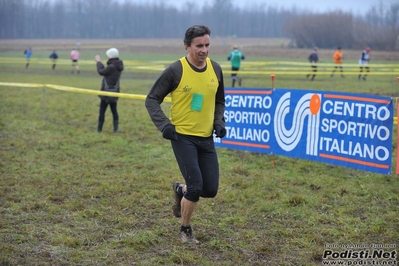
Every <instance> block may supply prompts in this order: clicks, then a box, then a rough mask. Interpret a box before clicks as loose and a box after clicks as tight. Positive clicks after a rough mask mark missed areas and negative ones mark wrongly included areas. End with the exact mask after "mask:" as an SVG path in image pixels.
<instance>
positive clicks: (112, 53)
mask: <svg viewBox="0 0 399 266" xmlns="http://www.w3.org/2000/svg"><path fill="white" fill-rule="evenodd" d="M105 54H106V55H107V58H108V61H107V67H104V65H103V63H101V58H100V56H99V55H96V56H95V57H94V60H95V61H96V64H97V72H98V74H100V75H101V76H103V77H104V78H103V80H102V82H101V90H102V91H108V92H117V93H119V92H120V85H119V80H120V78H121V74H122V71H123V69H124V66H123V62H122V61H121V60H119V51H118V50H117V49H116V48H111V49H108V50H107V52H105ZM99 97H100V99H101V101H100V111H99V115H98V125H97V132H99V133H100V132H101V131H102V130H103V125H104V121H105V111H106V110H107V107H108V105H109V107H110V108H111V112H112V117H113V119H114V120H113V125H114V133H116V132H118V123H119V115H118V109H117V103H118V97H113V96H99Z"/></svg>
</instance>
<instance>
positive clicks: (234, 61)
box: [227, 45, 245, 88]
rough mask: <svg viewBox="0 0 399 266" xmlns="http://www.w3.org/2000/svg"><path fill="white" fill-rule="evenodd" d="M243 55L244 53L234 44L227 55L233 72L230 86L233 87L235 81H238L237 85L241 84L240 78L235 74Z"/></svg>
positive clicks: (243, 57)
mask: <svg viewBox="0 0 399 266" xmlns="http://www.w3.org/2000/svg"><path fill="white" fill-rule="evenodd" d="M244 59H245V56H244V54H243V53H242V52H241V51H240V50H238V47H237V46H236V45H234V47H233V50H232V51H231V52H230V53H229V55H228V56H227V60H229V61H231V70H232V71H233V73H232V74H231V79H232V85H231V86H232V87H233V88H234V85H235V83H236V81H237V82H238V85H239V86H241V84H242V79H241V78H239V77H238V76H237V72H238V70H240V67H241V60H244Z"/></svg>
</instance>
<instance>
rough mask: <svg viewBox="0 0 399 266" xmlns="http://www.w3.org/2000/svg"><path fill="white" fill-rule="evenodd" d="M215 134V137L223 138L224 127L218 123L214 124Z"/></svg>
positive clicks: (224, 133)
mask: <svg viewBox="0 0 399 266" xmlns="http://www.w3.org/2000/svg"><path fill="white" fill-rule="evenodd" d="M215 134H216V137H218V138H223V137H224V136H226V129H225V128H224V127H222V126H221V125H219V124H218V125H215Z"/></svg>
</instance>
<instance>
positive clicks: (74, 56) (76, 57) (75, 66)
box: [71, 48, 80, 74]
mask: <svg viewBox="0 0 399 266" xmlns="http://www.w3.org/2000/svg"><path fill="white" fill-rule="evenodd" d="M79 57H80V53H79V51H78V50H76V48H73V49H72V51H71V60H72V71H71V73H72V74H73V73H74V71H75V69H76V72H77V73H78V74H79V73H80V69H79V64H78V61H79Z"/></svg>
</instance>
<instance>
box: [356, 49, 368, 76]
mask: <svg viewBox="0 0 399 266" xmlns="http://www.w3.org/2000/svg"><path fill="white" fill-rule="evenodd" d="M370 52H371V49H370V47H367V48H366V49H364V50H363V51H362V55H361V56H360V58H359V65H360V74H359V76H358V77H357V79H358V80H360V78H362V79H363V80H366V78H367V74H368V73H369V72H370V68H369V66H368V63H369V61H370ZM363 68H364V69H365V71H366V73H365V74H364V75H363V77H362V72H363Z"/></svg>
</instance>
